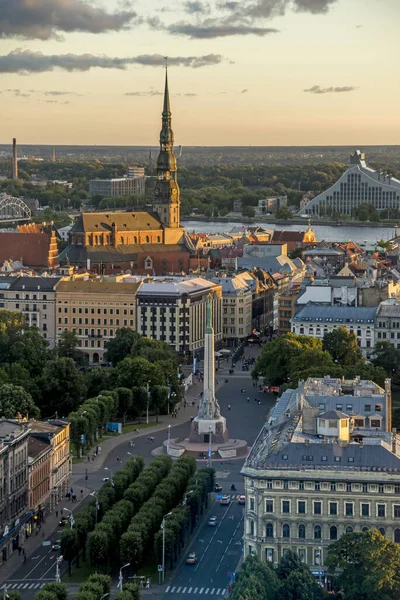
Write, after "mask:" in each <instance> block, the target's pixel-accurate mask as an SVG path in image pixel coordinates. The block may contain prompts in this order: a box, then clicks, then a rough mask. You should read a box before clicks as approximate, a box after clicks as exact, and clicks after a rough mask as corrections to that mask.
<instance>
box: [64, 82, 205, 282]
mask: <svg viewBox="0 0 400 600" xmlns="http://www.w3.org/2000/svg"><path fill="white" fill-rule="evenodd" d="M173 145H174V134H173V131H172V126H171V110H170V101H169V90H168V78H167V75H166V78H165V91H164V105H163V112H162V128H161V132H160V152H159V155H158V160H157V178H156V184H155V188H154V210H153V212H141V211H137V212H119V213H113V212H110V213H83V214H82V215H80V216H79V218H78V220H77V221H76V223H75V224H74V225H73V227H72V229H71V231H70V232H69V245H68V247H67V248H65V250H63V252H61V254H60V257H59V260H60V264H62V265H65V264H70V265H74V266H78V267H84V268H88V269H92V270H93V271H95V272H97V273H98V274H99V275H100V274H109V273H123V272H125V273H126V272H128V271H129V272H130V273H136V274H140V275H145V274H149V275H170V274H177V275H181V274H182V273H189V272H190V271H191V270H195V269H199V268H202V267H205V268H207V266H208V259H207V258H203V257H200V256H197V254H196V251H195V248H194V247H193V245H192V243H191V242H190V240H189V238H188V237H187V236H186V234H185V230H184V228H183V227H181V223H180V205H181V202H180V189H179V185H178V173H177V162H176V157H175V154H174V147H173ZM123 182H125V183H124V185H125V184H126V182H129V179H127V180H123ZM121 185H122V184H121Z"/></svg>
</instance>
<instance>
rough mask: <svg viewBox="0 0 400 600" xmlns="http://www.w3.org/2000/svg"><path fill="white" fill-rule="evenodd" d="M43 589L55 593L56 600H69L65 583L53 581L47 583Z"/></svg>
mask: <svg viewBox="0 0 400 600" xmlns="http://www.w3.org/2000/svg"><path fill="white" fill-rule="evenodd" d="M41 591H46V592H50V593H52V594H54V596H55V598H56V600H67V588H66V587H65V585H64V584H63V583H56V582H55V581H51V582H50V583H46V584H45V585H44V586H43V587H42V590H41Z"/></svg>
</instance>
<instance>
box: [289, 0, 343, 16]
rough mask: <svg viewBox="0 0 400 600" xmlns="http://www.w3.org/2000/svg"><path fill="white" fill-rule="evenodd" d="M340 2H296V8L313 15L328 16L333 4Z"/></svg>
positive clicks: (330, 0)
mask: <svg viewBox="0 0 400 600" xmlns="http://www.w3.org/2000/svg"><path fill="white" fill-rule="evenodd" d="M336 2H338V0H294V7H295V8H296V10H298V11H301V12H310V13H312V14H313V15H317V14H326V13H327V12H328V11H329V9H330V8H331V6H332V4H336Z"/></svg>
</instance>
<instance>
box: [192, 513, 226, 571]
mask: <svg viewBox="0 0 400 600" xmlns="http://www.w3.org/2000/svg"><path fill="white" fill-rule="evenodd" d="M231 508H232V504H230V505H229V506H228V508H227V509H226V511H225V512H224V514H223V516H222V519H221V520H220V522H219V523H218V525H217V527H214V530H215V531H214V533H213V535H212V536H211V539H210V540H209V542H208V544H207V546H206V547H205V549H204V552H203V554H202V555H201V558H200V560H199V562H198V564H197V565H196V568H195V571H197V569H198V568H199V566H200V563H201V561H202V560H203V558H204V556H205V555H206V553H207V550H208V549H209V547H210V546H211V543H212V541H213V540H214V538H215V536H216V535H217V533H218V530H219V528H220V527H221V525H222V523H223V522H224V520H225V518H226V516H227V514H228V513H229V511H230V510H231ZM217 543H221V544H222V543H223V542H222V540H217Z"/></svg>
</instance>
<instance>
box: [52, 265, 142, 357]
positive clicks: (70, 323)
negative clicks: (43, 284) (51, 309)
mask: <svg viewBox="0 0 400 600" xmlns="http://www.w3.org/2000/svg"><path fill="white" fill-rule="evenodd" d="M139 286H140V282H126V281H124V277H122V276H121V277H95V278H89V277H88V276H87V275H85V276H71V277H63V278H62V279H61V280H60V281H59V283H58V284H57V285H56V288H55V289H56V339H57V340H58V339H59V338H60V336H61V334H62V333H63V331H74V332H75V333H76V335H77V336H78V339H79V346H80V348H81V349H82V351H83V352H84V353H85V354H87V356H88V358H89V362H90V363H92V364H93V363H94V364H97V363H102V362H103V355H104V343H105V342H106V341H107V340H110V339H113V338H114V337H115V334H116V331H117V329H120V328H121V327H129V328H131V329H135V328H136V291H137V290H138V288H139Z"/></svg>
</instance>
